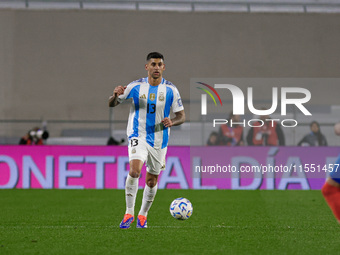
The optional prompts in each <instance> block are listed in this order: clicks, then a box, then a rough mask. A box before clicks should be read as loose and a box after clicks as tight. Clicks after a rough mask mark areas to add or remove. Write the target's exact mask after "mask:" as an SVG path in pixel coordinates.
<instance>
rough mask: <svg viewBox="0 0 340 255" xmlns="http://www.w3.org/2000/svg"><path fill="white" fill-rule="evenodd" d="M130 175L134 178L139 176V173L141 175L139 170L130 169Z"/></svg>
mask: <svg viewBox="0 0 340 255" xmlns="http://www.w3.org/2000/svg"><path fill="white" fill-rule="evenodd" d="M129 175H130V176H131V177H132V178H138V177H139V175H140V173H139V171H134V170H130V172H129Z"/></svg>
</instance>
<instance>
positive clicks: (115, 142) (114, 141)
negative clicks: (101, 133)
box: [106, 136, 125, 145]
mask: <svg viewBox="0 0 340 255" xmlns="http://www.w3.org/2000/svg"><path fill="white" fill-rule="evenodd" d="M124 142H125V139H121V140H120V141H117V140H116V139H115V138H114V137H113V136H110V137H109V140H107V143H106V145H121V144H122V143H124Z"/></svg>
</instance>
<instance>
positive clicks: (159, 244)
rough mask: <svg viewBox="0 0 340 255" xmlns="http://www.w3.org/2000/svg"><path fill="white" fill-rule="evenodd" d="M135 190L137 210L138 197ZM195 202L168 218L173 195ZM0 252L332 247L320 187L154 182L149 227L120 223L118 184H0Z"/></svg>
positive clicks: (334, 230)
mask: <svg viewBox="0 0 340 255" xmlns="http://www.w3.org/2000/svg"><path fill="white" fill-rule="evenodd" d="M142 193H143V192H142V190H139V192H138V196H137V203H136V211H137V212H136V213H138V211H139V208H140V203H141V198H142ZM181 196H183V197H186V198H188V199H189V200H190V201H191V202H192V204H193V208H194V210H193V215H192V217H191V218H190V219H189V220H186V221H180V220H176V219H173V218H172V217H171V215H170V213H169V206H170V203H171V201H172V200H173V199H175V198H177V197H181ZM0 204H1V207H0V208H1V210H0V254H338V253H339V252H340V226H339V225H338V223H337V222H336V220H335V219H334V217H333V215H332V213H331V211H330V209H329V208H328V207H327V205H326V203H325V201H324V199H323V197H322V195H321V192H320V191H259V190H256V191H232V190H215V191H204V190H158V193H157V196H156V199H155V202H154V204H153V206H152V208H151V211H150V212H149V215H148V226H149V228H148V229H136V222H134V223H133V225H132V227H131V228H130V229H119V228H118V225H119V223H120V221H121V220H122V217H123V214H124V211H125V199H124V191H123V190H1V191H0Z"/></svg>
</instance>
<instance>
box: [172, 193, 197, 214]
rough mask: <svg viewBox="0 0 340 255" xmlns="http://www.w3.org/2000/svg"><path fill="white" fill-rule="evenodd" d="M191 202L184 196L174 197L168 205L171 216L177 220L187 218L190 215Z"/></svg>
mask: <svg viewBox="0 0 340 255" xmlns="http://www.w3.org/2000/svg"><path fill="white" fill-rule="evenodd" d="M192 210H193V208H192V204H191V202H190V201H189V200H188V199H186V198H184V197H180V198H176V199H175V200H174V201H172V203H171V205H170V214H171V216H172V217H174V218H175V219H178V220H187V219H189V218H190V216H191V215H192Z"/></svg>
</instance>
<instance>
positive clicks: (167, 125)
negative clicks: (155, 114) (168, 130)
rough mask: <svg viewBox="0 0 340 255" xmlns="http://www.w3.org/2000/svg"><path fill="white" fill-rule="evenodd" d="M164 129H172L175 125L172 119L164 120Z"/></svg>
mask: <svg viewBox="0 0 340 255" xmlns="http://www.w3.org/2000/svg"><path fill="white" fill-rule="evenodd" d="M162 123H163V125H164V127H171V126H172V125H173V123H172V121H171V119H170V118H168V117H166V118H164V119H163V120H162Z"/></svg>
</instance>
